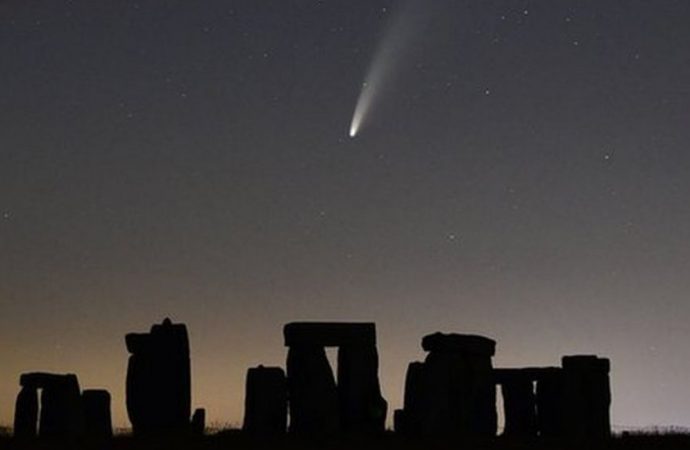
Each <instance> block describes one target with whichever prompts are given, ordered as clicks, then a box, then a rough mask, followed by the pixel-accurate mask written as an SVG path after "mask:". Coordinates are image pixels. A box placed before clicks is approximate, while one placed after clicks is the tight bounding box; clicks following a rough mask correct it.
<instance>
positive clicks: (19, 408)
mask: <svg viewBox="0 0 690 450" xmlns="http://www.w3.org/2000/svg"><path fill="white" fill-rule="evenodd" d="M36 389H37V388H36V387H27V386H23V387H22V389H21V390H20V391H19V394H18V395H17V402H16V404H15V408H14V437H15V438H17V439H31V438H34V437H36V435H37V434H38V392H37V390H36Z"/></svg>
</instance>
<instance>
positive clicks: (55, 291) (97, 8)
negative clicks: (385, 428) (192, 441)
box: [0, 0, 690, 427]
mask: <svg viewBox="0 0 690 450" xmlns="http://www.w3.org/2000/svg"><path fill="white" fill-rule="evenodd" d="M352 3H353V2H351V1H348V0H284V1H279V2H276V1H273V0H206V1H204V2H201V3H190V2H188V1H186V0H148V1H146V2H139V1H136V0H132V1H130V2H93V1H92V0H34V1H32V2H25V1H21V0H5V1H3V2H0V60H1V61H2V64H3V70H2V71H1V73H0V85H2V86H3V95H0V306H1V308H0V423H11V422H12V414H13V409H14V401H15V396H16V394H17V392H18V390H19V385H18V381H19V380H18V377H19V374H21V373H24V372H30V371H50V372H57V373H75V374H77V375H78V376H79V381H80V383H81V385H82V387H86V388H89V387H103V388H106V389H108V390H109V391H110V392H111V394H112V399H113V419H114V423H115V425H116V426H121V425H123V424H127V423H128V421H127V419H126V414H125V408H124V381H125V373H126V367H127V356H128V353H127V350H126V348H125V344H124V336H125V334H126V333H129V332H134V331H146V330H148V329H149V327H150V326H151V324H152V323H155V322H158V321H160V320H161V319H162V318H164V317H170V318H171V319H172V320H173V321H176V322H183V323H185V324H187V326H188V329H189V333H190V342H191V355H192V380H193V384H192V389H193V391H192V398H193V406H194V407H198V406H201V407H206V408H207V410H208V416H207V420H208V422H209V423H213V422H219V421H222V422H234V423H241V421H242V411H243V403H242V401H243V397H244V377H245V374H246V370H247V368H249V367H253V366H256V365H258V364H264V365H278V366H281V367H282V366H284V365H285V358H286V354H287V352H286V349H285V347H284V346H283V341H282V334H281V332H282V326H283V324H285V323H288V322H291V321H295V320H310V321H331V320H336V321H337V320H345V321H372V322H375V323H376V324H377V335H378V345H379V355H380V360H379V361H380V371H379V373H380V379H381V383H382V388H383V396H384V397H385V398H386V399H387V400H388V401H389V403H390V411H392V410H394V409H395V408H399V407H400V404H401V399H402V390H403V381H404V377H405V370H406V368H407V364H408V363H409V362H411V361H415V360H418V359H420V358H422V357H423V352H422V349H421V346H420V340H421V337H422V336H424V335H426V334H428V333H432V332H434V331H444V332H457V333H468V334H480V335H483V336H489V337H491V338H492V339H495V340H496V341H497V348H496V356H495V357H494V360H493V362H494V366H495V367H511V366H547V365H557V364H559V362H560V358H561V356H562V355H569V354H583V353H584V354H588V353H596V354H599V355H602V356H605V357H607V358H610V359H611V363H612V368H611V386H612V389H613V404H612V409H611V417H612V421H613V423H618V424H623V425H625V426H630V427H639V426H649V425H652V426H665V425H667V424H675V425H677V426H683V427H690V389H687V382H686V378H687V374H689V373H690V350H689V349H688V345H687V343H688V342H689V341H690V320H688V317H690V302H688V299H689V298H690V245H688V243H689V242H690V227H688V226H687V225H688V223H690V202H689V201H688V200H689V199H690V177H689V176H688V173H689V170H690V153H689V152H688V143H690V127H688V123H689V122H688V121H689V120H690V116H689V113H688V111H690V89H688V81H687V80H689V79H690V58H688V57H687V48H690V27H688V26H687V24H688V23H690V2H682V1H681V2H678V1H674V0H660V1H658V2H654V4H653V5H652V4H651V3H650V2H645V1H642V0H606V1H601V0H555V1H553V0H520V1H514V0H496V1H492V2H484V1H482V2H478V1H474V0H468V1H461V2H458V1H456V0H371V1H367V2H355V3H356V4H352ZM368 88H370V89H368ZM351 134H356V136H355V137H354V138H352V137H351V136H350V135H351ZM331 358H332V355H331ZM389 417H390V415H389ZM389 423H390V419H389Z"/></svg>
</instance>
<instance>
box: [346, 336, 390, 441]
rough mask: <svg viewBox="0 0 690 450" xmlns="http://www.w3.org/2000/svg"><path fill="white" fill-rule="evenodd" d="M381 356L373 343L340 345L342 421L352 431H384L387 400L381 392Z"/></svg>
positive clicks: (347, 429) (347, 430) (365, 432)
mask: <svg viewBox="0 0 690 450" xmlns="http://www.w3.org/2000/svg"><path fill="white" fill-rule="evenodd" d="M378 371H379V357H378V352H377V351H376V347H374V346H373V345H367V346H353V345H344V346H341V347H340V348H339V349H338V396H339V404H340V424H341V426H342V428H343V430H344V431H346V432H349V433H364V434H367V433H382V432H383V431H384V430H385V426H386V424H385V423H386V412H387V410H388V403H387V402H386V400H384V398H383V397H382V396H381V386H380V385H379V378H378Z"/></svg>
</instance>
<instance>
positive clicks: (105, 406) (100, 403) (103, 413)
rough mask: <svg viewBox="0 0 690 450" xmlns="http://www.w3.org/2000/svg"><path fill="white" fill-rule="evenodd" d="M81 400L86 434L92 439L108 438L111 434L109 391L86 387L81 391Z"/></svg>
mask: <svg viewBox="0 0 690 450" xmlns="http://www.w3.org/2000/svg"><path fill="white" fill-rule="evenodd" d="M81 400H82V404H83V406H84V427H85V433H86V436H88V437H89V438H92V439H110V438H111V437H112V436H113V421H112V417H111V414H110V393H108V391H106V390H103V389H87V390H84V392H82V394H81Z"/></svg>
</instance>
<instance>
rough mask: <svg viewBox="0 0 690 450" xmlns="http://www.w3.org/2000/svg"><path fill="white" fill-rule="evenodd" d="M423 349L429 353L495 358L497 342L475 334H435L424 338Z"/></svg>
mask: <svg viewBox="0 0 690 450" xmlns="http://www.w3.org/2000/svg"><path fill="white" fill-rule="evenodd" d="M422 348H423V349H424V350H425V351H427V352H435V353H454V354H463V355H475V354H476V355H481V356H489V357H491V356H494V353H495V352H496V341H494V340H493V339H489V338H487V337H484V336H476V335H473V334H456V333H450V334H444V333H434V334H429V335H427V336H424V338H423V339H422Z"/></svg>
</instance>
